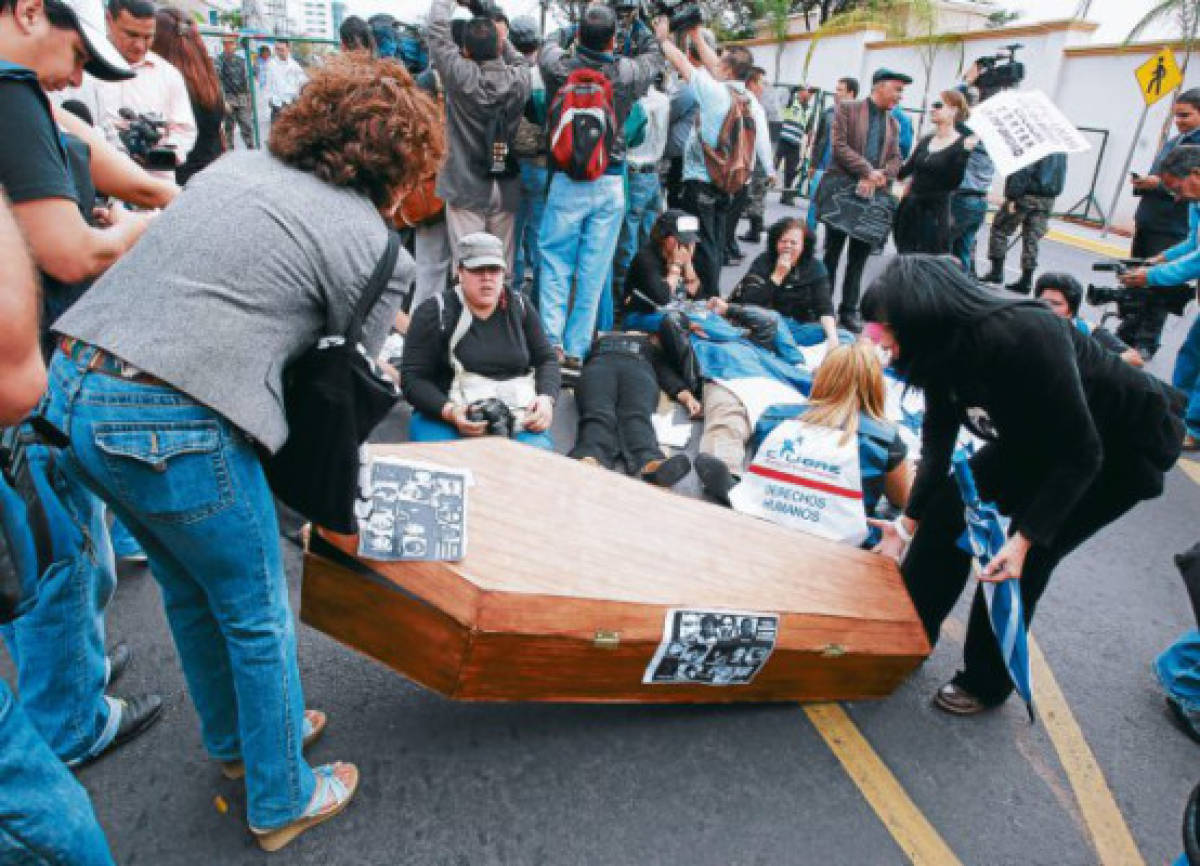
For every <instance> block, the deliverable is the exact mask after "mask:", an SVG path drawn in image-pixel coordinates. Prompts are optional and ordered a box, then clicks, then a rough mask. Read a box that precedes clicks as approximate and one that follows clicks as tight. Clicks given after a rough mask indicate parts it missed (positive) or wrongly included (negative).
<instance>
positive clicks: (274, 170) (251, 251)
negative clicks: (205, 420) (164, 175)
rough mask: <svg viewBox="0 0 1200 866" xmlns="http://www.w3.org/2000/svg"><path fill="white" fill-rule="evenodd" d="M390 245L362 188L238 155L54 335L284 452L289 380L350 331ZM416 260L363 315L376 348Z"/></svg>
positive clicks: (193, 190)
mask: <svg viewBox="0 0 1200 866" xmlns="http://www.w3.org/2000/svg"><path fill="white" fill-rule="evenodd" d="M386 244H387V228H386V226H385V224H384V222H383V218H382V217H381V216H380V214H379V211H378V210H377V209H376V208H375V206H374V205H373V204H372V203H371V201H370V199H368V198H367V197H366V196H364V195H362V194H361V193H357V192H353V191H351V190H347V189H342V188H339V187H335V186H331V185H330V184H327V183H324V182H322V181H320V180H318V179H317V178H316V177H315V176H313V175H312V174H309V173H307V172H303V171H300V170H298V169H294V168H290V167H288V166H286V165H284V164H283V163H281V162H279V161H278V160H277V159H275V158H274V157H272V156H271V155H270V154H268V153H267V152H266V151H265V150H255V151H238V152H235V153H231V154H228V155H226V156H224V157H222V158H221V159H219V160H217V161H216V162H215V163H213V164H212V165H211V166H210V167H209V168H208V169H206V170H205V171H203V172H201V173H200V174H198V175H196V176H195V177H194V178H192V181H191V182H190V183H189V184H188V186H187V188H186V189H185V190H184V191H183V193H182V194H181V195H180V196H179V197H178V198H177V199H176V200H175V202H174V203H173V204H172V205H171V206H170V207H169V208H167V209H166V210H165V211H163V213H162V214H161V215H160V216H159V217H158V218H157V219H155V220H154V222H153V223H152V224H151V226H150V228H149V229H148V230H147V231H146V233H145V234H144V235H143V236H142V239H141V240H140V241H138V243H137V244H136V245H135V246H134V247H133V249H132V250H130V251H129V252H128V253H127V254H126V255H125V256H124V257H123V258H121V259H120V260H119V261H117V263H116V264H115V265H113V266H112V268H110V269H109V270H108V272H107V273H105V274H104V276H103V277H101V278H100V280H98V281H97V282H96V284H95V285H94V286H92V288H91V289H89V290H88V292H87V293H86V294H85V295H84V296H83V298H81V299H80V300H79V301H78V303H76V304H75V306H73V307H72V308H71V309H70V310H68V311H67V313H66V314H64V315H63V317H62V318H61V319H59V321H58V322H56V323H55V327H54V329H55V330H56V331H58V332H59V333H62V334H66V335H68V336H71V337H78V338H79V339H81V340H85V341H87V342H89V343H91V344H93V345H95V346H99V347H100V348H102V349H104V350H106V351H108V352H110V353H111V354H113V355H116V356H117V357H119V358H122V359H124V360H126V361H128V362H129V363H131V364H134V365H135V366H137V367H139V368H141V369H142V370H145V371H146V372H147V373H150V374H151V375H153V376H156V377H158V378H159V379H162V380H163V381H164V382H167V383H168V384H170V385H172V386H174V387H175V388H177V389H178V390H180V391H182V392H183V393H184V394H187V395H189V396H190V397H192V398H194V399H195V400H197V401H199V402H200V403H203V404H205V405H207V406H209V407H210V408H212V409H214V410H216V411H217V412H219V413H220V414H221V415H224V416H225V417H226V418H228V419H229V421H231V422H232V423H233V424H234V425H235V426H237V427H239V428H240V429H241V430H242V431H244V432H245V433H246V434H247V435H248V436H250V437H251V438H252V439H254V440H255V441H257V442H259V443H260V444H262V445H264V446H265V447H267V448H268V449H269V450H270V451H272V452H274V451H277V450H278V449H279V448H280V447H281V446H282V445H283V443H284V442H285V441H286V440H287V435H288V428H287V419H286V417H285V416H284V411H283V401H282V393H283V387H282V372H283V369H284V367H285V366H286V365H287V364H288V362H289V361H291V360H293V359H295V358H296V357H298V356H299V355H300V354H302V353H303V352H304V351H305V350H306V349H307V348H309V347H310V346H312V345H313V344H314V343H315V342H316V340H317V339H318V338H319V337H320V336H323V335H324V334H326V333H328V330H327V328H326V315H327V310H328V316H329V321H330V326H331V328H332V329H333V331H334V332H340V331H341V330H343V329H344V328H345V327H346V325H347V323H348V321H349V318H350V315H351V313H352V311H353V308H354V303H355V301H356V300H357V299H358V297H359V294H360V292H361V291H362V289H363V288H364V287H365V285H366V283H367V281H368V280H369V279H370V276H371V273H372V272H373V271H374V270H375V266H376V265H377V264H378V262H379V259H380V257H381V256H382V255H383V252H384V248H385V247H386ZM414 270H415V266H414V264H413V261H412V258H411V257H410V256H409V255H408V253H406V252H405V251H404V250H403V249H401V251H400V258H399V261H397V263H396V270H395V274H394V276H393V278H392V281H391V283H390V285H389V288H388V291H387V292H385V293H384V295H383V298H382V299H381V301H380V302H379V303H378V304H377V305H376V307H375V310H374V311H373V312H372V314H371V315H370V317H369V318H368V320H367V326H366V329H365V332H364V342H365V343H366V344H367V348H368V349H369V350H370V351H371V352H372V354H374V353H375V352H377V351H378V350H379V348H380V346H381V344H382V342H383V339H384V337H385V336H386V335H387V331H388V327H389V325H390V324H391V321H392V319H393V317H394V315H395V312H396V309H397V308H398V307H399V305H400V302H401V301H402V300H403V299H404V295H405V293H407V291H408V289H409V287H410V285H411V283H412V278H413V273H414Z"/></svg>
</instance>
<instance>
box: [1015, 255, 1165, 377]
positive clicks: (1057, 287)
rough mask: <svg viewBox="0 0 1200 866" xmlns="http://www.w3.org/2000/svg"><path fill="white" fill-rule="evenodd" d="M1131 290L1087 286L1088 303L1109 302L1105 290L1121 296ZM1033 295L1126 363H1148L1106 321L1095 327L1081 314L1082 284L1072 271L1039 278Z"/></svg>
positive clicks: (1134, 364)
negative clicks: (1107, 325) (1106, 326)
mask: <svg viewBox="0 0 1200 866" xmlns="http://www.w3.org/2000/svg"><path fill="white" fill-rule="evenodd" d="M1132 291H1136V290H1134V289H1101V288H1099V287H1097V286H1088V296H1087V297H1088V303H1089V304H1092V305H1094V306H1098V305H1100V304H1104V303H1108V302H1109V300H1108V298H1107V296H1106V295H1104V294H1102V293H1106V292H1112V293H1114V294H1117V295H1119V294H1121V293H1124V292H1132ZM1033 294H1034V297H1035V298H1037V299H1038V300H1039V301H1041V302H1042V303H1043V304H1045V305H1046V306H1048V307H1049V308H1050V309H1051V310H1053V311H1054V314H1055V315H1056V316H1061V317H1062V318H1064V319H1066V320H1067V321H1068V322H1070V323H1071V324H1072V325H1074V326H1075V329H1076V330H1077V331H1079V333H1081V334H1087V335H1088V336H1089V337H1091V338H1093V339H1094V340H1095V341H1096V342H1098V343H1099V344H1100V345H1101V346H1103V347H1104V348H1106V349H1108V351H1110V352H1113V353H1114V354H1116V355H1120V356H1121V360H1122V361H1124V362H1125V363H1127V364H1132V365H1133V366H1135V367H1142V366H1144V365H1145V363H1146V362H1145V361H1143V360H1142V356H1141V355H1140V354H1138V351H1137V349H1131V348H1130V347H1129V346H1127V345H1126V344H1125V343H1124V342H1123V341H1122V340H1121V338H1120V337H1118V336H1117V335H1116V334H1114V333H1113V332H1112V331H1110V330H1108V329H1107V328H1105V327H1103V325H1104V321H1103V320H1101V322H1100V325H1099V326H1096V325H1093V324H1092V323H1091V322H1089V321H1087V320H1086V319H1081V318H1080V317H1079V307H1080V305H1081V304H1082V303H1083V286H1081V285H1079V280H1077V279H1075V278H1074V277H1073V276H1071V275H1070V274H1067V273H1059V272H1054V273H1049V274H1042V275H1041V276H1040V277H1038V281H1037V285H1036V286H1034V289H1033ZM1107 315H1111V314H1107ZM1107 315H1106V318H1107Z"/></svg>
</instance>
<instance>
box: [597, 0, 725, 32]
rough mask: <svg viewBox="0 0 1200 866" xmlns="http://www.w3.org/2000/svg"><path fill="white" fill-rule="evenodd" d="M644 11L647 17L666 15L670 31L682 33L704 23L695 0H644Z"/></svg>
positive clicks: (700, 9)
mask: <svg viewBox="0 0 1200 866" xmlns="http://www.w3.org/2000/svg"><path fill="white" fill-rule="evenodd" d="M618 8H620V7H618ZM645 11H646V17H647V19H651V18H657V17H658V16H659V15H662V16H664V17H666V19H667V21H668V22H669V23H670V27H671V32H672V33H682V32H683V31H684V30H691V29H692V28H693V27H699V26H700V25H701V24H703V23H704V10H703V9H702V8H701V7H700V3H699V2H697V0H646V4H645Z"/></svg>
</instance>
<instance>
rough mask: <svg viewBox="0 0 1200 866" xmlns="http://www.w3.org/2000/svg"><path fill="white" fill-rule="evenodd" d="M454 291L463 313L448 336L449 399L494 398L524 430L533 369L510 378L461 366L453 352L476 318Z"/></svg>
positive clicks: (534, 388)
mask: <svg viewBox="0 0 1200 866" xmlns="http://www.w3.org/2000/svg"><path fill="white" fill-rule="evenodd" d="M454 293H455V294H456V295H458V302H459V303H460V304H461V305H462V312H461V313H459V315H458V321H457V322H456V323H455V325H454V332H453V333H452V334H451V335H450V366H451V367H452V368H453V370H454V379H453V380H452V381H451V382H450V395H449V396H450V399H451V400H452V401H453V402H455V403H458V404H461V405H463V406H470V405H471V404H472V403H474V402H475V401H476V400H490V399H492V398H493V397H494V398H496V399H498V400H500V401H501V402H503V403H504V404H505V405H506V406H508V408H509V410H511V411H512V413H513V417H514V418H515V419H516V429H517V430H523V429H524V427H525V413H526V410H527V409H528V408H529V404H531V403H532V402H533V401H534V399H535V398H536V397H537V383H536V379H535V378H534V373H533V371H532V370H531V371H529V372H528V373H526V374H525V375H524V376H517V377H515V378H513V379H489V378H488V377H487V376H481V375H480V374H478V373H471V372H469V371H468V370H466V369H464V368H463V365H462V362H461V361H459V360H458V355H456V354H455V351H456V350H457V349H458V344H459V343H460V342H462V338H463V337H465V336H466V335H467V331H469V330H470V329H471V322H473V321H474V320H475V317H474V316H473V315H471V310H470V308H469V307H467V302H466V300H465V299H464V298H463V296H462V289H461V288H460V287H458V286H455V287H454Z"/></svg>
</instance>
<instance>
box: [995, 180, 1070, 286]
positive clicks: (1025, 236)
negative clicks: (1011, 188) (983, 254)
mask: <svg viewBox="0 0 1200 866" xmlns="http://www.w3.org/2000/svg"><path fill="white" fill-rule="evenodd" d="M1014 204H1015V205H1016V206H1015V207H1012V206H1013V205H1014ZM1053 210H1054V196H1043V195H1023V196H1021V197H1020V198H1018V199H1008V200H1006V201H1005V202H1004V206H1003V207H1002V208H1000V210H999V211H997V213H996V217H995V219H993V220H992V231H991V234H990V235H988V258H989V259H993V260H995V259H1003V258H1004V256H1005V255H1006V254H1007V253H1008V242H1009V238H1011V237H1012V235H1013V232H1015V231H1017V229H1022V241H1021V270H1022V271H1033V270H1036V269H1037V259H1038V244H1039V243H1040V242H1041V240H1042V238H1043V237H1045V235H1046V232H1047V231H1049V229H1050V214H1051V212H1052V211H1053Z"/></svg>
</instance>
